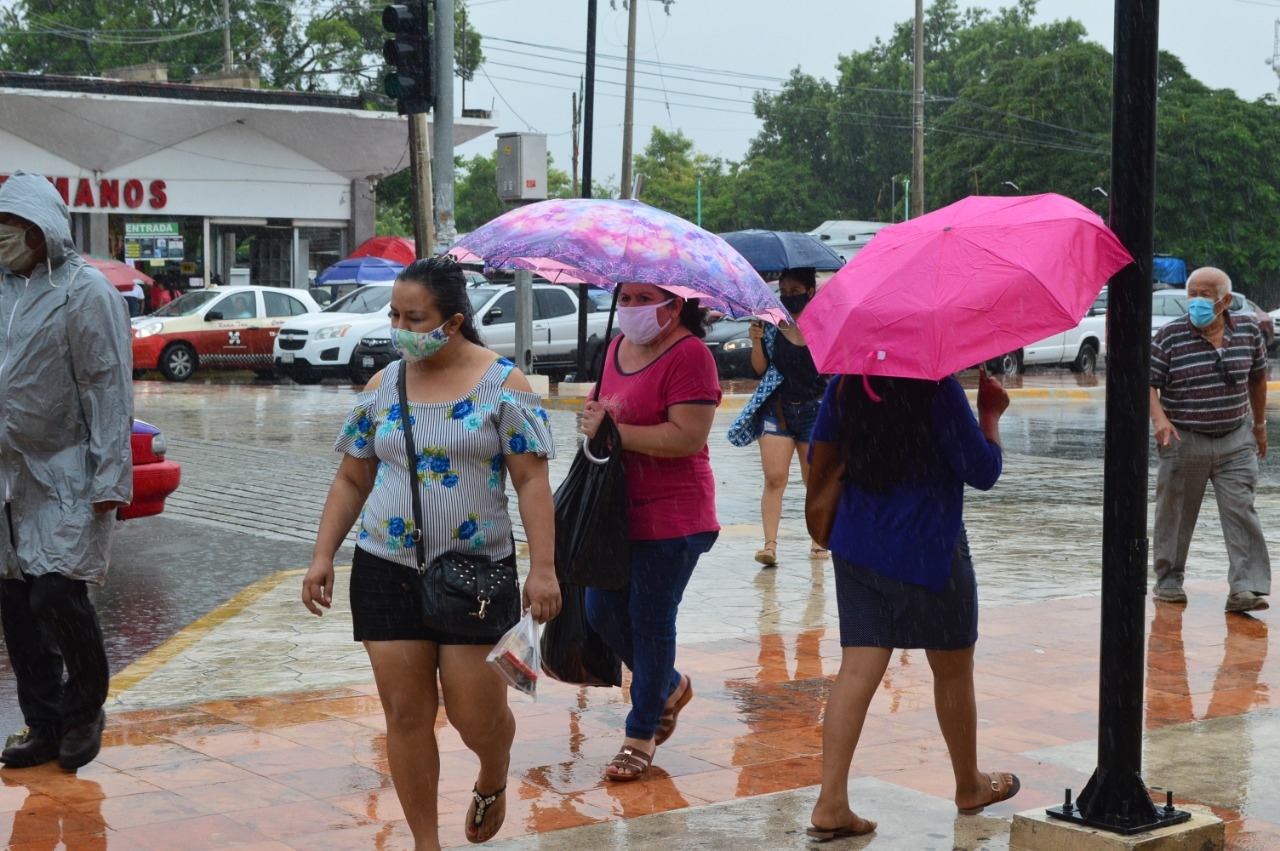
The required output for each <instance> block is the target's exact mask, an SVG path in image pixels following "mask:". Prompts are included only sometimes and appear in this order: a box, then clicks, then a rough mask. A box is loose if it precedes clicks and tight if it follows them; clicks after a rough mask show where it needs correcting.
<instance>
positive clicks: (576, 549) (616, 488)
mask: <svg viewBox="0 0 1280 851" xmlns="http://www.w3.org/2000/svg"><path fill="white" fill-rule="evenodd" d="M555 512H556V578H558V579H559V580H560V581H561V582H566V583H569V584H570V585H585V586H587V587H589V588H601V589H603V590H605V591H617V590H618V589H620V588H625V587H626V586H627V583H629V582H630V581H631V535H630V533H629V532H628V530H627V474H626V469H625V467H624V465H623V458H622V438H621V436H620V435H619V434H618V427H617V426H616V425H615V424H614V422H613V418H612V417H610V416H608V415H606V416H605V418H604V420H603V421H602V422H601V423H600V428H599V429H598V430H597V431H596V436H595V437H594V438H592V439H591V440H590V441H587V442H585V443H583V445H582V446H581V447H579V448H578V454H577V456H575V457H574V459H573V464H572V465H570V467H569V472H568V474H567V475H565V477H564V481H563V482H561V483H560V487H558V488H556V494H555Z"/></svg>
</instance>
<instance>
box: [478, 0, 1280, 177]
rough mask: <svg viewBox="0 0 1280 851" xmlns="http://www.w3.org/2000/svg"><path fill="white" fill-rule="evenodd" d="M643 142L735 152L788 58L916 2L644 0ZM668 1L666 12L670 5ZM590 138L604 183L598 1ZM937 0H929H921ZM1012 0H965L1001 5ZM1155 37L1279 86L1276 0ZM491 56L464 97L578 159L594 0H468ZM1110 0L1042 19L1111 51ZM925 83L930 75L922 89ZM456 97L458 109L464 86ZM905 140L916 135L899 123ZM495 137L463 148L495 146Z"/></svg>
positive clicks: (1211, 75)
mask: <svg viewBox="0 0 1280 851" xmlns="http://www.w3.org/2000/svg"><path fill="white" fill-rule="evenodd" d="M637 2H639V3H640V6H639V7H638V9H637V12H638V16H639V18H638V26H637V28H636V29H637V36H636V56H637V60H638V62H637V74H636V86H637V91H636V105H635V131H634V136H633V139H634V143H633V144H634V148H635V153H637V154H638V153H640V152H641V151H642V150H643V149H644V146H645V145H646V144H647V143H648V140H649V136H650V132H651V129H652V128H653V127H655V126H656V127H660V128H662V129H664V130H668V131H670V130H673V129H678V130H683V131H684V133H685V135H687V136H688V137H689V138H691V139H692V140H693V141H694V144H695V147H696V149H697V150H699V151H704V152H706V153H709V154H713V155H719V156H722V157H724V158H726V159H729V160H740V159H741V158H742V157H743V154H744V153H745V152H746V149H747V145H748V143H749V142H750V140H751V139H752V137H754V136H755V134H756V133H757V131H758V130H759V122H758V121H757V120H756V119H755V117H754V116H753V115H752V114H751V94H752V92H753V91H755V90H757V89H774V90H776V89H777V88H778V87H779V86H780V85H781V83H782V81H783V80H785V79H786V77H787V76H788V74H789V73H790V71H791V69H792V68H795V67H797V66H799V67H800V68H801V69H802V70H803V71H804V72H805V73H808V74H812V75H814V76H817V77H822V78H826V79H833V78H834V76H835V67H836V59H837V57H838V56H839V55H841V54H848V53H853V52H857V51H862V50H865V49H866V48H867V47H869V46H870V45H871V44H872V42H873V41H874V40H875V39H876V37H880V38H882V39H884V38H887V37H888V36H889V34H890V32H891V31H892V28H893V25H894V24H895V23H896V22H899V21H905V20H908V19H911V18H912V17H913V16H914V14H915V11H914V10H915V4H914V2H913V0H673V2H672V0H637ZM665 2H670V6H669V11H670V14H669V15H668V14H665V12H664V8H667V7H664V3H665ZM597 3H598V10H599V11H598V35H597V43H596V51H597V57H598V68H597V78H596V105H595V113H596V119H595V147H594V155H593V168H592V171H593V176H594V178H595V179H596V181H597V182H599V181H604V180H609V178H610V177H611V176H612V180H609V182H611V183H613V184H616V183H617V180H618V175H619V174H620V173H621V156H622V126H623V97H622V95H623V83H624V79H625V74H624V70H623V69H624V64H625V62H624V59H625V56H626V44H627V12H626V11H625V10H624V9H623V7H622V0H616V4H617V8H616V9H614V8H611V6H610V0H597ZM926 3H928V0H926ZM1004 5H1010V4H1009V3H999V2H993V3H987V2H974V3H965V2H963V0H962V2H961V3H960V6H961V8H965V7H968V6H977V7H982V8H988V9H996V8H999V7H1000V6H1004ZM1160 6H1161V10H1160V47H1161V49H1163V50H1167V51H1169V52H1171V53H1173V54H1174V55H1176V56H1178V57H1180V58H1181V59H1182V61H1183V62H1184V63H1185V65H1186V67H1187V69H1188V70H1189V71H1190V73H1191V74H1192V75H1193V76H1195V77H1196V78H1198V79H1199V80H1201V81H1202V82H1204V83H1205V84H1207V85H1209V86H1211V87H1213V88H1229V89H1234V90H1235V91H1236V92H1237V93H1238V94H1239V95H1240V96H1241V97H1243V98H1245V99H1249V100H1252V99H1254V98H1257V97H1260V96H1262V95H1266V94H1271V93H1275V91H1276V89H1277V83H1278V82H1280V81H1278V80H1277V77H1276V74H1275V72H1273V71H1272V69H1271V68H1270V67H1269V66H1268V65H1267V64H1266V63H1265V60H1266V59H1268V58H1270V57H1271V55H1272V53H1273V51H1274V47H1275V44H1274V42H1275V38H1274V35H1275V27H1276V20H1277V19H1278V18H1280V0H1163V2H1161V4H1160ZM468 8H469V9H470V15H471V20H472V22H473V25H474V26H475V28H476V29H477V30H478V31H479V32H480V33H481V34H482V35H483V36H484V37H485V42H484V51H485V56H486V57H487V62H486V64H485V66H484V69H483V70H482V71H481V72H480V73H478V74H477V75H476V79H475V80H473V81H472V82H470V83H468V84H467V85H466V105H467V106H468V107H470V108H479V109H487V108H492V109H493V110H495V111H496V115H497V118H498V122H499V132H510V131H523V130H534V131H537V132H540V133H546V134H547V147H548V149H549V150H550V152H551V153H552V155H553V157H554V158H555V163H556V165H557V166H558V167H560V168H563V169H564V170H565V171H568V170H569V168H570V153H571V127H572V110H571V94H572V93H573V92H574V91H577V90H578V87H579V78H580V77H581V75H582V74H583V56H584V52H585V47H586V19H587V0H471V2H470V3H469V4H468ZM1114 16H1115V6H1114V3H1113V2H1111V0H1040V3H1039V6H1038V19H1039V20H1040V21H1051V20H1059V19H1063V18H1067V17H1073V18H1075V19H1077V20H1079V21H1080V22H1081V23H1083V24H1084V26H1085V29H1086V30H1087V32H1088V37H1089V38H1090V39H1091V40H1093V41H1097V42H1099V43H1101V44H1103V45H1105V46H1106V47H1107V49H1108V50H1110V49H1111V48H1112V28H1113V25H1114ZM928 88H929V81H928V79H926V80H925V90H926V91H927V90H928ZM454 99H455V108H456V109H458V110H461V108H462V91H461V86H458V87H456V88H455V94H454ZM903 144H908V145H909V144H910V138H909V135H906V134H904V137H903ZM494 145H495V141H494V139H493V136H492V135H489V136H485V137H481V138H480V139H478V140H476V141H473V142H470V143H468V144H466V145H464V146H460V147H459V148H458V152H459V153H460V154H462V155H464V156H470V155H472V154H476V153H481V154H488V153H490V152H492V151H493V149H494Z"/></svg>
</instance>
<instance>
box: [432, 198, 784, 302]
mask: <svg viewBox="0 0 1280 851" xmlns="http://www.w3.org/2000/svg"><path fill="white" fill-rule="evenodd" d="M459 249H464V250H466V251H468V252H470V253H471V254H473V255H475V256H477V257H480V258H482V259H483V260H484V262H485V263H486V264H487V265H489V266H491V267H493V268H495V269H528V270H530V271H533V272H537V273H538V274H542V275H544V276H546V277H548V278H549V279H550V280H557V279H565V280H566V281H568V280H576V281H579V282H585V283H591V284H597V285H599V286H604V287H612V286H613V285H614V284H617V283H641V284H654V285H655V286H659V287H662V288H663V289H665V290H668V291H670V292H672V293H675V294H676V295H679V296H681V297H683V298H698V299H701V300H702V302H703V303H704V305H705V306H708V307H715V308H717V309H719V310H723V311H724V312H726V313H728V314H730V315H731V316H735V317H742V316H759V317H762V318H765V319H768V320H770V321H772V322H779V321H783V320H789V319H790V317H789V316H788V314H787V312H786V310H785V309H784V308H783V307H782V303H781V302H779V301H778V297H777V296H776V295H774V294H773V291H772V290H771V289H769V285H768V284H766V283H765V282H764V279H763V278H761V277H760V273H758V272H757V271H756V270H755V269H753V268H751V264H749V263H748V262H747V261H746V260H744V259H743V257H742V255H741V254H739V253H738V252H737V251H735V250H734V249H733V247H732V246H730V245H729V244H728V243H727V242H725V241H724V240H723V239H721V238H720V237H718V236H716V235H715V234H713V233H710V232H708V231H705V230H703V229H702V228H700V227H698V226H697V225H695V224H693V223H692V222H688V221H686V220H685V219H682V218H680V217H679V216H676V215H672V214H671V213H668V212H665V211H663V210H659V209H657V208H656V207H650V206H649V205H648V204H644V203H642V202H640V201H630V200H628V201H616V200H604V199H599V200H598V199H590V198H564V199H556V200H551V201H539V202H538V203H536V204H528V205H526V206H523V207H517V208H516V209H514V210H511V211H510V212H508V213H504V214H503V215H501V216H498V217H497V218H496V219H494V220H492V221H490V222H488V223H487V224H484V225H482V226H480V227H479V228H476V229H475V230H474V231H472V232H471V233H469V234H467V235H466V236H465V237H463V238H462V239H460V240H458V242H457V244H456V245H455V246H454V251H455V252H457V251H458V250H459ZM547 273H551V274H547Z"/></svg>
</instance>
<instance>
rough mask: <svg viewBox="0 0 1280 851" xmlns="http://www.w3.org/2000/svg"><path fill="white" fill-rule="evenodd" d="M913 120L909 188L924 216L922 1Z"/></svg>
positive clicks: (918, 9) (918, 15)
mask: <svg viewBox="0 0 1280 851" xmlns="http://www.w3.org/2000/svg"><path fill="white" fill-rule="evenodd" d="M913 95H914V100H915V119H914V120H913V121H912V123H911V188H912V192H913V194H912V196H911V197H912V206H913V207H915V208H916V215H917V216H922V215H924V212H925V209H924V0H916V48H915V83H914V84H913Z"/></svg>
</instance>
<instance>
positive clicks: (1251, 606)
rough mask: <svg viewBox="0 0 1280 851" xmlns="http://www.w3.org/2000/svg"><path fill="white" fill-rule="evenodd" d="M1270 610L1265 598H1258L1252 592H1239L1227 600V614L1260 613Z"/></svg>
mask: <svg viewBox="0 0 1280 851" xmlns="http://www.w3.org/2000/svg"><path fill="white" fill-rule="evenodd" d="M1269 608H1271V604H1270V603H1268V602H1267V598H1266V597H1260V596H1258V595H1257V594H1255V593H1253V592H1252V591H1241V592H1240V593H1238V594H1232V595H1231V596H1230V597H1228V598H1227V611H1228V612H1260V611H1262V610H1263V609H1269Z"/></svg>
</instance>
